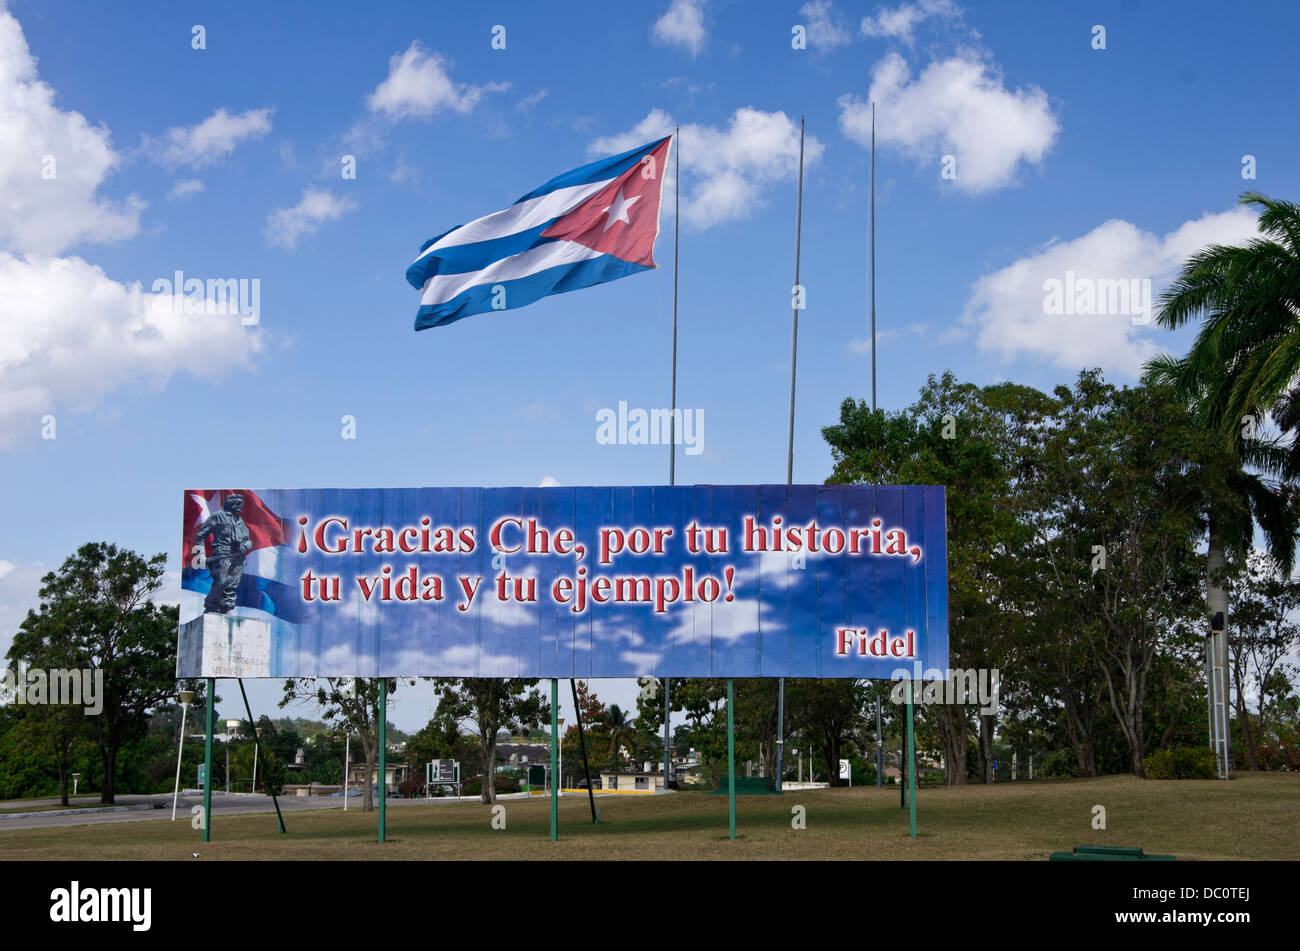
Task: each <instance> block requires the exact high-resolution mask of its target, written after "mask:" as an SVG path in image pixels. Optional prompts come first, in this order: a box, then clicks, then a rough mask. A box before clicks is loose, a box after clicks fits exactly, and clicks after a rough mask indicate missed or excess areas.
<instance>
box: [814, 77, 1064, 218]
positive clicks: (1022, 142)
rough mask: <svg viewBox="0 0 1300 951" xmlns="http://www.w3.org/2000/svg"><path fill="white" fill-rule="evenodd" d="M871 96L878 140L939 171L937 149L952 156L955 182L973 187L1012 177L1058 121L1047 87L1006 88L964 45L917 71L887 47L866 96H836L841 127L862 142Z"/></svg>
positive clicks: (1036, 155) (1051, 136) (1033, 157)
mask: <svg viewBox="0 0 1300 951" xmlns="http://www.w3.org/2000/svg"><path fill="white" fill-rule="evenodd" d="M873 100H874V101H875V103H876V111H877V117H876V139H877V142H878V144H880V145H886V146H889V145H892V146H895V147H897V148H899V149H901V150H902V151H903V152H904V153H905V154H907V155H909V156H911V157H913V158H915V159H916V160H917V161H920V162H923V163H925V164H928V165H932V166H933V168H934V171H935V175H936V177H937V176H938V174H939V168H940V162H941V160H942V157H943V156H944V155H952V156H954V157H955V158H956V178H955V180H954V182H953V184H954V185H956V186H957V187H958V188H960V189H962V190H964V191H967V192H971V193H979V192H986V191H990V190H992V189H995V188H1001V187H1003V186H1005V185H1008V184H1010V183H1011V182H1012V180H1013V179H1014V177H1015V174H1016V172H1017V171H1018V169H1019V168H1020V165H1021V163H1022V162H1028V163H1031V164H1032V163H1038V162H1040V161H1041V160H1042V159H1043V157H1044V155H1046V153H1047V151H1048V150H1049V149H1050V148H1051V146H1052V143H1053V142H1054V141H1055V139H1056V135H1057V132H1058V131H1059V129H1060V125H1059V123H1058V122H1057V120H1056V117H1055V116H1054V115H1053V114H1052V110H1051V107H1050V105H1049V104H1048V101H1047V93H1046V92H1044V91H1043V90H1042V89H1040V88H1038V87H1037V86H1029V87H1026V88H1021V89H1015V90H1009V89H1007V88H1006V86H1005V85H1004V84H1003V80H1002V76H1001V73H1000V72H999V71H998V70H997V68H996V67H995V66H991V65H990V64H988V63H986V62H983V61H981V60H980V59H978V58H977V57H976V56H975V55H974V54H972V53H969V52H963V53H959V54H957V55H955V56H953V57H951V58H949V59H946V60H942V61H937V62H933V63H931V64H930V65H929V66H927V67H926V68H925V69H924V70H923V71H922V73H921V75H920V76H919V77H917V78H916V79H913V78H912V76H911V70H910V68H909V67H908V65H907V61H906V60H904V59H903V57H902V56H900V55H899V54H898V53H889V54H888V55H886V56H885V57H884V59H882V60H881V61H880V62H879V63H877V64H876V66H875V69H873V70H872V74H871V93H870V95H869V96H868V97H867V99H866V100H863V99H861V98H859V97H857V96H852V95H846V96H841V97H840V99H839V107H840V130H841V131H842V132H843V133H844V134H845V135H846V136H848V137H849V138H850V139H852V140H853V141H855V142H857V143H858V144H859V145H863V146H866V145H868V144H869V143H870V141H871V102H872V101H873Z"/></svg>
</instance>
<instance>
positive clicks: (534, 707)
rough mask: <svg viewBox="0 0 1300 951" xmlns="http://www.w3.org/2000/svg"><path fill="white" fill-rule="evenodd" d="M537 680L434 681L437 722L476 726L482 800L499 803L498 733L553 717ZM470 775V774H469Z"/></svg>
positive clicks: (455, 726) (446, 726) (448, 725)
mask: <svg viewBox="0 0 1300 951" xmlns="http://www.w3.org/2000/svg"><path fill="white" fill-rule="evenodd" d="M537 683H538V681H537V680H536V679H531V680H530V679H522V678H513V679H495V678H484V677H463V678H438V679H437V680H435V681H434V687H435V690H436V692H437V698H438V708H437V710H436V711H435V712H434V717H433V722H435V723H437V724H438V726H439V728H440V729H444V730H448V729H450V730H456V731H459V730H460V729H461V727H462V726H468V727H471V728H472V732H473V733H474V735H475V736H477V737H478V740H479V757H480V758H479V765H480V768H481V770H482V776H483V784H482V799H483V802H484V803H492V802H496V790H495V788H494V783H493V777H494V775H495V772H496V769H495V767H496V748H497V734H498V733H499V732H501V731H503V730H504V731H507V732H508V733H514V732H517V731H518V730H519V729H521V728H527V727H532V726H537V725H539V724H541V723H543V722H544V721H546V720H548V719H550V716H551V705H550V704H549V703H548V702H547V701H546V699H545V698H544V697H543V696H542V694H541V692H540V691H539V690H537ZM466 778H468V777H466Z"/></svg>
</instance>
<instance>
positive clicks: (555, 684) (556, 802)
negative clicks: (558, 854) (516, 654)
mask: <svg viewBox="0 0 1300 951" xmlns="http://www.w3.org/2000/svg"><path fill="white" fill-rule="evenodd" d="M559 716H560V682H559V681H558V680H555V679H552V680H551V841H552V842H555V841H556V840H557V839H559V837H560V830H559V821H560V772H559V770H560V764H559V763H557V762H556V756H557V755H558V754H559V752H560V721H559Z"/></svg>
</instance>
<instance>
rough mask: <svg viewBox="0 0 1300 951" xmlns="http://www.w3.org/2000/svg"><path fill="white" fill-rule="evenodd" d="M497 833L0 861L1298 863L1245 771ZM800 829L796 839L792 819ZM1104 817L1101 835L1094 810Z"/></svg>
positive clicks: (320, 838) (1298, 830)
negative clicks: (1069, 856) (1070, 858)
mask: <svg viewBox="0 0 1300 951" xmlns="http://www.w3.org/2000/svg"><path fill="white" fill-rule="evenodd" d="M502 805H504V806H505V809H506V820H507V828H506V829H505V830H494V829H492V828H491V824H490V820H491V812H490V810H489V809H488V807H486V806H483V805H482V804H479V803H463V804H429V805H424V804H416V805H403V806H397V807H393V808H390V809H389V810H388V841H387V842H386V843H384V844H383V845H380V844H379V843H377V842H376V841H375V827H376V817H375V814H374V813H369V814H367V813H363V812H361V811H356V812H353V811H349V812H348V813H346V814H344V813H343V812H342V811H340V810H326V811H319V812H316V811H313V812H297V813H289V814H287V815H286V816H285V823H286V825H287V827H288V830H289V831H288V833H287V834H285V835H280V834H278V833H277V832H276V823H275V816H274V814H265V815H251V816H229V817H227V816H222V815H217V816H216V817H215V819H214V821H213V826H212V831H213V841H212V842H209V843H207V844H204V843H202V842H201V841H200V839H199V833H198V832H197V831H195V830H193V829H191V828H190V824H189V822H187V821H186V822H182V821H177V822H175V823H173V822H169V821H165V820H164V821H141V822H128V823H115V824H106V825H99V826H72V827H61V828H52V829H30V830H10V831H6V830H4V829H3V828H0V858H3V859H11V860H33V859H37V860H40V859H80V860H86V859H177V860H184V861H194V859H193V858H192V855H191V853H193V852H199V853H200V854H201V858H203V859H239V860H247V859H380V858H384V859H547V858H560V859H641V860H644V859H891V860H892V859H1046V858H1047V855H1048V853H1049V852H1052V851H1054V850H1058V849H1069V848H1070V847H1071V846H1074V845H1077V844H1084V843H1087V844H1097V845H1139V846H1142V847H1143V848H1145V849H1146V850H1147V851H1148V852H1160V853H1171V854H1173V855H1176V856H1177V857H1178V858H1179V859H1180V860H1183V859H1273V860H1281V859H1289V860H1296V859H1300V775H1296V774H1288V773H1254V774H1252V773H1241V774H1238V775H1237V777H1236V778H1234V779H1233V780H1232V781H1230V782H1226V783H1225V782H1220V781H1217V780H1184V781H1153V780H1148V781H1143V780H1140V779H1134V778H1132V777H1128V776H1109V777H1105V778H1102V779H1091V780H1059V781H1048V782H1042V781H1040V782H1033V783H1027V782H1022V783H1001V784H998V785H994V786H966V787H958V788H933V789H922V790H921V793H920V796H919V797H918V799H917V825H918V831H919V833H920V836H919V838H918V839H916V840H912V839H911V838H910V837H909V836H908V822H907V812H906V811H905V810H903V809H900V808H899V806H898V790H897V789H890V788H888V787H886V788H885V789H883V790H877V789H876V788H875V787H868V788H855V789H828V790H813V791H806V792H793V793H787V794H786V795H784V796H744V797H737V800H736V812H737V824H736V828H737V835H738V838H737V840H736V841H735V842H731V841H729V840H728V838H727V797H726V796H712V795H707V794H704V793H680V794H677V795H672V796H610V797H607V798H603V799H597V800H596V805H597V808H598V809H599V810H600V825H598V826H593V825H592V824H591V821H590V812H589V810H588V805H587V800H586V799H585V798H582V797H580V796H576V795H566V796H565V797H564V798H563V799H562V800H561V802H560V810H559V813H560V841H559V842H558V843H552V842H551V841H550V840H549V835H550V804H549V801H548V800H540V799H534V800H530V801H510V802H505V803H502ZM796 805H802V806H804V807H805V808H806V810H807V828H806V829H804V830H795V829H792V828H791V824H790V821H791V809H792V807H794V806H796ZM1094 805H1102V806H1105V807H1106V829H1105V830H1104V831H1100V830H1094V829H1093V828H1092V824H1091V823H1092V807H1093V806H1094Z"/></svg>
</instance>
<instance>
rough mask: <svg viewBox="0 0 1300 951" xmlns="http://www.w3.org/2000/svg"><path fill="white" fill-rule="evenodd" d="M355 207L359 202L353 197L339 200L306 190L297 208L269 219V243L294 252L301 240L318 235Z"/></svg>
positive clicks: (280, 210)
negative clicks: (322, 228) (317, 233)
mask: <svg viewBox="0 0 1300 951" xmlns="http://www.w3.org/2000/svg"><path fill="white" fill-rule="evenodd" d="M356 207H357V203H356V200H355V199H353V198H351V197H350V196H347V195H345V196H343V197H342V198H336V197H335V196H334V193H333V192H330V191H327V190H324V189H319V188H305V189H303V193H302V199H301V200H300V201H299V202H298V204H296V205H294V206H293V207H292V208H277V209H276V210H275V211H273V212H271V213H270V214H269V215H267V216H266V227H265V231H266V240H267V243H269V244H271V245H274V246H275V247H280V248H286V249H288V250H290V251H292V250H294V249H295V248H297V247H298V239H299V238H301V237H303V236H304V235H312V234H315V233H316V232H317V231H319V230H320V226H321V225H322V224H324V223H325V222H327V221H336V220H337V219H339V218H341V217H343V215H344V214H345V213H346V212H349V211H353V210H355V209H356Z"/></svg>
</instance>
